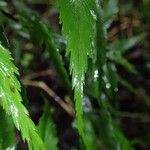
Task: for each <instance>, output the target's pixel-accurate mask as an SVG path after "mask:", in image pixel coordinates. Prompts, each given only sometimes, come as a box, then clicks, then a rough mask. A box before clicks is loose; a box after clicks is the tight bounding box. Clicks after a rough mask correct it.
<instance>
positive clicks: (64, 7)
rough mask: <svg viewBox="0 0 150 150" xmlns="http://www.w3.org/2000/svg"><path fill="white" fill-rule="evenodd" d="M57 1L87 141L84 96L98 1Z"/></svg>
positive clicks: (80, 127) (78, 115)
mask: <svg viewBox="0 0 150 150" xmlns="http://www.w3.org/2000/svg"><path fill="white" fill-rule="evenodd" d="M57 2H58V5H59V7H60V21H61V23H63V27H62V32H63V34H64V35H65V36H66V38H67V47H66V52H67V55H70V72H71V73H72V86H73V88H75V91H74V99H75V101H76V106H75V107H76V112H77V124H78V130H79V134H80V135H81V137H82V139H83V140H84V139H85V138H84V132H83V119H82V115H83V110H82V96H83V84H84V80H85V73H86V71H87V61H88V56H90V57H92V41H93V37H94V25H95V22H96V15H95V11H94V10H95V2H94V1H93V0H82V1H79V0H76V1H73V0H57ZM84 143H86V141H84Z"/></svg>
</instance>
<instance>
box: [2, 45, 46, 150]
mask: <svg viewBox="0 0 150 150" xmlns="http://www.w3.org/2000/svg"><path fill="white" fill-rule="evenodd" d="M12 60H13V59H12V57H11V55H10V52H9V51H8V50H7V49H5V48H4V47H2V46H1V45H0V100H1V101H0V104H1V105H2V107H3V109H4V110H5V111H6V112H7V113H8V114H9V115H10V116H11V117H12V119H13V122H14V124H15V126H16V128H17V129H18V130H20V131H21V133H22V138H23V140H26V141H27V142H28V145H29V147H30V149H36V150H45V148H44V144H43V142H42V140H41V138H40V137H39V135H38V134H37V131H36V128H35V125H34V123H33V122H32V120H31V119H30V118H29V116H28V111H27V109H26V108H25V107H24V105H23V104H22V103H21V101H22V98H21V95H20V83H19V81H18V80H17V78H16V75H19V72H18V69H17V68H16V67H15V65H14V64H13V63H12Z"/></svg>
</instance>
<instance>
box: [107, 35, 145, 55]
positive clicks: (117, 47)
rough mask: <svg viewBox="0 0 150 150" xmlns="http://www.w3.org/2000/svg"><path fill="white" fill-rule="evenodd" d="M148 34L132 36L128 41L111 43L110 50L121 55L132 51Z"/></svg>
mask: <svg viewBox="0 0 150 150" xmlns="http://www.w3.org/2000/svg"><path fill="white" fill-rule="evenodd" d="M145 36H146V34H145V33H142V34H140V35H136V36H132V37H130V38H127V39H118V40H116V41H114V42H113V43H111V44H110V45H109V46H108V48H109V50H111V51H118V52H120V53H121V54H124V53H125V52H127V51H128V50H130V49H131V48H132V47H133V46H135V45H137V44H138V43H139V42H140V41H141V40H143V39H144V38H145Z"/></svg>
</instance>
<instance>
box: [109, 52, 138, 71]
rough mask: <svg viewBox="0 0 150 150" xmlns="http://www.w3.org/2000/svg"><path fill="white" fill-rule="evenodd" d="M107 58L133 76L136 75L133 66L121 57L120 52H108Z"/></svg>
mask: <svg viewBox="0 0 150 150" xmlns="http://www.w3.org/2000/svg"><path fill="white" fill-rule="evenodd" d="M107 57H108V58H109V59H110V60H112V61H114V62H116V63H118V64H120V65H122V66H123V67H124V68H125V69H126V70H127V71H128V72H130V73H133V74H137V73H138V71H137V70H136V68H135V66H134V65H133V64H131V63H130V62H129V61H128V60H127V59H126V58H125V57H123V56H122V54H121V52H120V51H110V52H108V53H107Z"/></svg>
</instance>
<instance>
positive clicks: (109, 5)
mask: <svg viewBox="0 0 150 150" xmlns="http://www.w3.org/2000/svg"><path fill="white" fill-rule="evenodd" d="M118 11H119V8H118V0H105V1H103V12H104V13H103V21H104V26H107V27H109V25H110V24H111V22H112V17H113V16H114V15H115V14H117V13H118Z"/></svg>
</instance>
